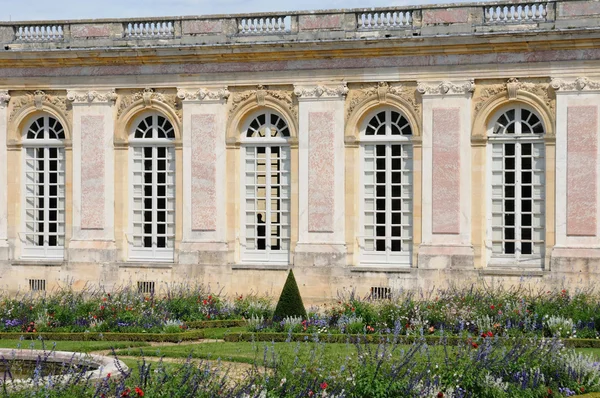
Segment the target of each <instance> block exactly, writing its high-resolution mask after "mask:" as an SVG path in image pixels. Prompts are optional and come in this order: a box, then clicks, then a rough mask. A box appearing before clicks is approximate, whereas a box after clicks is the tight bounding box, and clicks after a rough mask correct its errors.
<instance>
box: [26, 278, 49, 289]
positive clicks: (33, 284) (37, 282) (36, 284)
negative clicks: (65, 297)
mask: <svg viewBox="0 0 600 398" xmlns="http://www.w3.org/2000/svg"><path fill="white" fill-rule="evenodd" d="M29 290H30V291H32V292H45V291H46V280H45V279H30V280H29Z"/></svg>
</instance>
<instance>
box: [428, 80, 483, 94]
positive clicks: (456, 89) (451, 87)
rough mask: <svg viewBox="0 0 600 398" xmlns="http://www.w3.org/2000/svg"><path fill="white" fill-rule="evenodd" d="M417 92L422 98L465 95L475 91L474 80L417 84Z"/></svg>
mask: <svg viewBox="0 0 600 398" xmlns="http://www.w3.org/2000/svg"><path fill="white" fill-rule="evenodd" d="M417 91H418V92H419V93H421V94H422V95H424V96H429V95H431V96H433V95H465V94H470V93H472V92H473V91H475V80H473V79H471V80H467V81H466V82H457V83H454V82H450V81H443V82H434V83H431V82H418V83H417Z"/></svg>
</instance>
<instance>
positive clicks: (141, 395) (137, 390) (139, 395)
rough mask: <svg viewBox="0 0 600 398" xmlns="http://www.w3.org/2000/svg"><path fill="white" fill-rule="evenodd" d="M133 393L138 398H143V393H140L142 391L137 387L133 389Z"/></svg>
mask: <svg viewBox="0 0 600 398" xmlns="http://www.w3.org/2000/svg"><path fill="white" fill-rule="evenodd" d="M135 393H136V394H137V395H138V397H143V396H144V391H142V389H141V388H139V387H136V388H135Z"/></svg>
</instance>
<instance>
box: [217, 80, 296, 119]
mask: <svg viewBox="0 0 600 398" xmlns="http://www.w3.org/2000/svg"><path fill="white" fill-rule="evenodd" d="M252 97H254V98H255V100H256V104H257V105H260V106H262V105H264V104H265V99H266V98H267V97H272V98H274V99H276V100H279V102H281V103H282V104H285V107H286V108H287V109H288V110H289V111H290V112H291V114H292V115H293V116H294V118H295V119H297V118H298V109H297V107H296V106H295V104H294V99H293V98H292V93H291V92H289V91H285V90H269V89H268V87H266V86H263V85H262V84H260V85H258V86H257V87H256V90H247V91H244V92H241V93H238V94H235V95H234V96H233V100H232V101H231V108H230V109H229V117H230V118H231V117H233V115H234V114H235V112H236V110H237V109H238V108H239V106H240V105H241V104H242V103H243V102H245V101H246V100H248V99H250V98H252Z"/></svg>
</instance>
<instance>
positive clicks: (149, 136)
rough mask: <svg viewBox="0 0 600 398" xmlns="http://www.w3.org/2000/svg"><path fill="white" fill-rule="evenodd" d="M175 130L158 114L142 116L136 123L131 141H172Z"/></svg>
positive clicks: (167, 120)
mask: <svg viewBox="0 0 600 398" xmlns="http://www.w3.org/2000/svg"><path fill="white" fill-rule="evenodd" d="M174 139H175V129H174V128H173V124H172V123H171V122H170V121H169V119H167V118H166V117H164V116H162V115H160V114H156V113H155V114H151V115H146V116H144V117H143V118H142V119H141V120H139V121H138V122H137V125H136V126H135V130H134V132H133V137H132V138H131V140H132V141H138V140H139V141H140V142H148V141H149V140H159V141H164V140H169V141H171V140H174Z"/></svg>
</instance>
